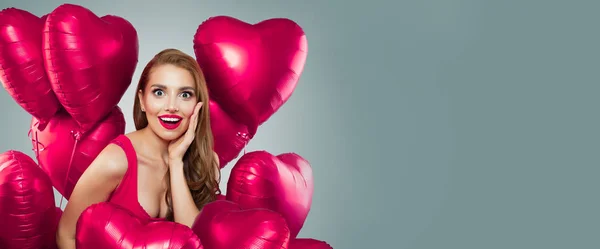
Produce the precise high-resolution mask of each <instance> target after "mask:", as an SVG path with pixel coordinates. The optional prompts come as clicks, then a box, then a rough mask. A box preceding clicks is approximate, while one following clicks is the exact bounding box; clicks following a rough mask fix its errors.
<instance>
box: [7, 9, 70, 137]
mask: <svg viewBox="0 0 600 249" xmlns="http://www.w3.org/2000/svg"><path fill="white" fill-rule="evenodd" d="M43 28H44V18H39V17H37V16H35V15H33V14H31V13H29V12H27V11H24V10H21V9H17V8H7V9H3V10H2V11H0V81H2V86H4V88H5V89H6V91H7V92H8V94H9V95H10V96H12V98H13V99H14V100H15V101H16V102H17V104H19V105H20V106H21V107H22V108H23V109H25V111H27V112H28V113H29V114H31V115H32V116H34V117H36V118H37V119H38V120H40V122H41V125H42V126H43V125H45V124H46V123H47V122H48V120H49V119H50V118H51V117H52V116H53V115H54V114H55V113H56V112H57V111H58V110H59V109H60V108H61V106H60V103H59V102H58V99H57V98H56V96H55V95H54V92H53V91H52V88H51V86H50V81H49V80H48V77H47V75H46V70H45V68H44V58H43V55H42V30H43Z"/></svg>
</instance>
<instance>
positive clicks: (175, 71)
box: [138, 64, 198, 141]
mask: <svg viewBox="0 0 600 249" xmlns="http://www.w3.org/2000/svg"><path fill="white" fill-rule="evenodd" d="M138 94H139V99H140V102H141V103H140V104H141V108H142V110H144V113H145V114H146V118H147V119H148V127H150V129H151V130H152V131H154V133H156V134H157V135H158V136H159V137H160V138H162V139H164V140H167V141H170V140H175V139H177V138H179V137H180V136H181V135H183V134H184V133H185V132H186V130H187V128H188V125H189V121H190V117H191V116H192V114H193V112H194V107H195V106H196V103H197V102H196V101H197V97H196V96H198V95H197V94H198V93H197V92H196V89H195V84H194V78H193V77H192V75H191V74H190V73H189V72H188V71H187V70H185V69H183V68H179V67H177V66H174V65H169V64H167V65H161V66H157V67H155V68H154V69H153V70H152V71H151V73H150V75H149V77H148V83H147V84H146V88H145V89H144V91H143V92H138Z"/></svg>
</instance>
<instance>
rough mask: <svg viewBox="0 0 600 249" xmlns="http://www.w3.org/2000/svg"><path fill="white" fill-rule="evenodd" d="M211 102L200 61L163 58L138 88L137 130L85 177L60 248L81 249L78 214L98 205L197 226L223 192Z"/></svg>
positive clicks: (64, 222) (176, 55) (63, 223)
mask: <svg viewBox="0 0 600 249" xmlns="http://www.w3.org/2000/svg"><path fill="white" fill-rule="evenodd" d="M208 103H209V102H208V90H207V88H206V82H205V79H204V76H203V74H202V71H201V70H200V67H199V66H198V64H197V62H196V61H195V60H194V58H192V57H191V56H189V55H187V54H185V53H182V52H181V51H179V50H176V49H166V50H163V51H161V52H160V53H158V54H157V55H156V56H155V57H154V58H153V59H152V60H151V61H150V62H149V63H148V65H146V67H145V68H144V71H143V72H142V75H141V77H140V81H139V83H138V86H137V91H136V96H135V102H134V107H133V118H134V122H135V127H136V131H134V132H131V133H128V134H125V135H121V136H119V137H117V138H116V139H114V140H113V141H112V142H111V143H110V144H109V145H108V146H106V148H104V150H102V152H100V154H99V155H98V156H97V157H96V159H95V160H94V161H93V162H92V163H91V165H90V166H89V167H88V169H87V170H86V171H85V172H84V173H83V175H82V176H81V178H79V181H78V182H77V185H76V186H75V188H74V190H73V193H72V194H71V198H70V200H69V202H68V204H67V206H66V208H65V210H64V213H63V214H62V217H61V219H60V222H59V225H58V232H57V244H58V246H59V248H61V249H67V248H69V249H70V248H75V230H76V224H77V220H78V219H79V216H80V215H81V213H82V212H83V211H84V210H85V209H86V208H87V207H89V206H90V205H92V204H94V203H99V202H111V203H114V204H117V205H119V206H121V207H123V208H125V209H127V210H129V211H131V212H132V213H133V214H134V215H136V216H137V217H138V218H140V219H146V220H170V221H175V222H178V223H181V224H184V225H187V226H188V227H191V226H192V224H193V222H194V219H195V218H196V216H197V215H198V213H199V212H200V210H201V209H202V207H203V206H204V205H205V204H207V203H209V202H211V201H213V200H215V199H216V196H217V195H218V194H219V180H220V179H219V178H220V175H219V163H218V157H217V156H216V154H215V153H214V152H213V136H212V133H211V129H210V120H209V109H208Z"/></svg>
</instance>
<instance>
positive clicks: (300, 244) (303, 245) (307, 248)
mask: <svg viewBox="0 0 600 249" xmlns="http://www.w3.org/2000/svg"><path fill="white" fill-rule="evenodd" d="M288 249H333V247H331V246H330V245H329V244H327V242H325V241H320V240H316V239H293V240H291V241H290V245H289V246H288Z"/></svg>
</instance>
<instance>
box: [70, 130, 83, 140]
mask: <svg viewBox="0 0 600 249" xmlns="http://www.w3.org/2000/svg"><path fill="white" fill-rule="evenodd" d="M71 135H73V138H75V141H79V139H81V132H79V131H71Z"/></svg>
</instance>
